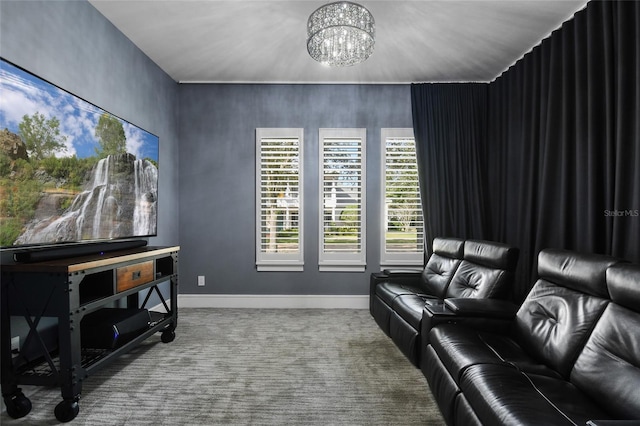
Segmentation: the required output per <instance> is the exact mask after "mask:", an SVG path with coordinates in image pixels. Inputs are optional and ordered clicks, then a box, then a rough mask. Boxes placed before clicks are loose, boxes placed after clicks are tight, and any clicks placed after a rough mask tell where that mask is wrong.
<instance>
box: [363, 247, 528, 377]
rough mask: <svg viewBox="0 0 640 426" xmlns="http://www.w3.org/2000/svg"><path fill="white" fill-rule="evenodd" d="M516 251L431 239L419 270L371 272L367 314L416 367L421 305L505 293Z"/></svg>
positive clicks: (507, 248) (510, 278)
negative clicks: (425, 259)
mask: <svg viewBox="0 0 640 426" xmlns="http://www.w3.org/2000/svg"><path fill="white" fill-rule="evenodd" d="M518 254H519V251H518V249H516V248H514V247H510V246H507V245H505V244H501V243H496V242H490V241H479V240H466V241H465V240H461V239H456V238H435V239H434V241H433V254H432V255H431V257H430V258H429V260H428V262H427V264H426V266H425V268H424V270H423V271H422V272H419V271H402V270H385V271H383V272H380V273H374V274H372V275H371V281H370V299H369V300H370V302H369V309H370V312H371V315H372V316H373V318H374V319H375V321H376V323H377V324H378V325H379V326H380V328H381V329H382V330H383V331H384V332H385V333H386V334H387V335H388V336H390V337H391V338H392V340H393V342H394V343H395V344H396V345H397V346H398V348H400V350H401V351H402V352H403V353H404V354H405V356H406V357H407V358H408V359H409V361H411V363H412V364H413V365H415V366H416V367H417V366H419V362H420V342H421V334H420V330H421V322H422V316H423V308H424V307H425V305H434V304H442V300H443V299H445V298H452V297H453V298H489V299H500V298H506V297H507V296H508V295H509V292H510V290H511V287H512V283H513V278H514V270H515V267H516V264H517V261H518Z"/></svg>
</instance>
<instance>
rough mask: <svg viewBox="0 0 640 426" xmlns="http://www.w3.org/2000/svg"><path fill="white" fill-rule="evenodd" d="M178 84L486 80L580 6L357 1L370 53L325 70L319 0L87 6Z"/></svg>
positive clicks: (98, 0)
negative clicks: (309, 41) (316, 31)
mask: <svg viewBox="0 0 640 426" xmlns="http://www.w3.org/2000/svg"><path fill="white" fill-rule="evenodd" d="M89 1H90V3H91V4H92V5H93V6H94V7H95V8H96V9H98V11H100V12H101V13H102V14H103V15H104V16H105V17H106V18H107V19H108V20H109V21H111V22H112V23H113V25H115V26H116V27H117V28H118V29H119V30H120V31H121V32H122V33H124V34H125V36H127V37H128V38H129V39H130V40H131V41H132V42H133V43H135V44H136V45H137V46H138V47H139V48H140V49H141V50H142V51H143V52H144V53H145V54H147V55H148V56H149V57H150V58H151V59H152V60H153V61H154V62H155V63H156V64H158V66H160V68H162V69H163V70H164V71H165V72H166V73H167V74H169V75H170V76H171V77H172V78H173V79H174V80H176V81H178V82H182V83H196V82H224V83H361V84H367V83H371V84H378V83H411V82H442V81H491V80H493V79H495V78H496V77H497V76H499V75H500V74H501V73H502V72H503V71H505V70H506V69H507V68H508V67H509V66H511V65H512V64H514V63H515V62H516V61H517V60H518V59H519V58H521V57H522V56H523V55H524V54H525V53H527V52H528V51H530V50H531V49H532V48H533V47H534V46H536V45H538V44H539V43H540V41H541V40H542V39H544V38H546V37H547V36H549V35H550V34H551V32H552V31H553V30H555V29H556V28H559V27H560V25H562V23H563V22H564V21H566V20H568V19H570V18H571V17H572V16H573V14H574V13H575V12H576V11H578V10H580V9H582V8H583V7H584V6H585V4H586V0H531V1H529V0H502V1H495V0H470V1H469V0H467V1H460V0H413V1H401V0H397V1H390V0H386V1H382V0H362V1H359V2H360V4H362V5H363V6H365V7H367V8H368V9H369V10H370V11H371V13H372V14H373V16H374V18H375V20H376V44H375V50H374V53H373V55H372V56H371V57H370V58H369V59H368V60H367V61H366V62H364V63H362V64H358V65H354V66H352V67H346V68H329V67H327V66H323V65H321V64H319V63H317V62H315V61H314V60H313V59H311V58H310V57H309V55H308V54H307V49H306V24H307V19H308V17H309V15H310V14H311V13H312V12H313V11H314V10H315V9H316V8H318V7H319V6H321V5H323V4H325V3H328V1H317V0H302V1H288V0H257V1H254V0H235V1H222V0H153V1H152V0H129V1H122V0H89Z"/></svg>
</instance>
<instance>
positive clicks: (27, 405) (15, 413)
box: [4, 389, 31, 419]
mask: <svg viewBox="0 0 640 426" xmlns="http://www.w3.org/2000/svg"><path fill="white" fill-rule="evenodd" d="M4 405H5V406H6V407H7V414H8V415H9V417H11V418H14V419H19V418H21V417H24V416H26V415H27V414H29V412H30V411H31V401H30V400H29V398H27V397H26V396H24V394H23V393H22V391H21V390H20V389H18V391H17V392H16V393H15V394H13V395H11V396H6V397H5V398H4Z"/></svg>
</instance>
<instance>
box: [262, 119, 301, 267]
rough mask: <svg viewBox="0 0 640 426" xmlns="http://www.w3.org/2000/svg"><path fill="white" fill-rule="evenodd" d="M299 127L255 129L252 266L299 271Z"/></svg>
mask: <svg viewBox="0 0 640 426" xmlns="http://www.w3.org/2000/svg"><path fill="white" fill-rule="evenodd" d="M302 141H303V129H264V128H260V129H256V177H257V182H256V189H257V190H256V265H257V268H258V270H259V271H301V270H302V269H303V264H304V256H303V232H302V231H303V228H302V186H303V185H302V161H301V159H302V145H303V144H302Z"/></svg>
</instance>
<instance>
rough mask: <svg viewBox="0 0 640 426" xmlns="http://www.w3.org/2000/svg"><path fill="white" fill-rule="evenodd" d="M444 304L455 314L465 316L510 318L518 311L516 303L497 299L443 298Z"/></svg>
mask: <svg viewBox="0 0 640 426" xmlns="http://www.w3.org/2000/svg"><path fill="white" fill-rule="evenodd" d="M444 304H445V306H446V307H447V308H448V309H449V310H451V312H453V313H454V314H456V315H459V316H465V317H483V318H499V319H512V318H513V317H515V316H516V312H518V305H516V304H515V303H512V302H509V301H507V300H498V299H469V298H450V299H445V301H444Z"/></svg>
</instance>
